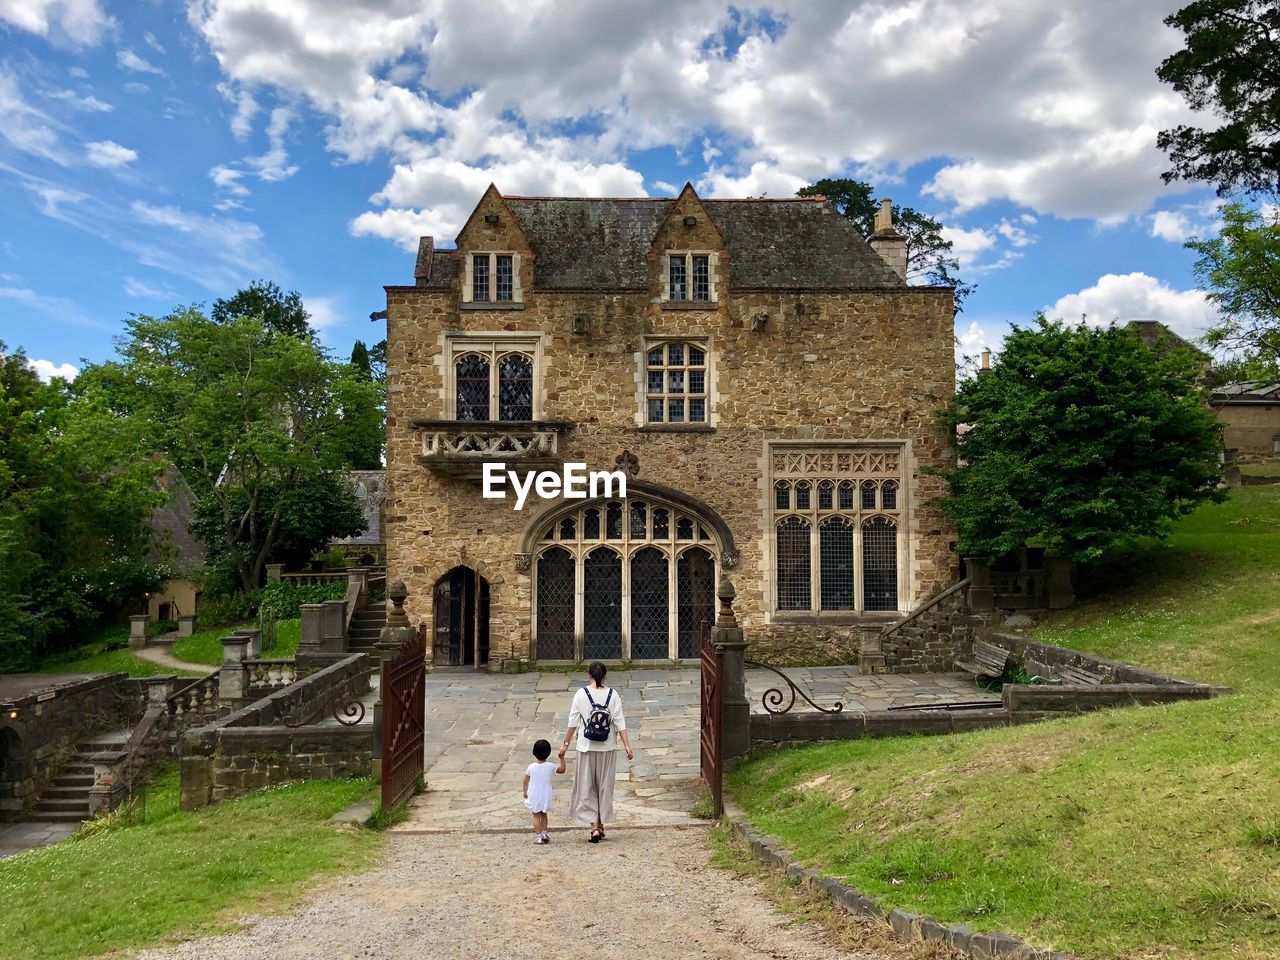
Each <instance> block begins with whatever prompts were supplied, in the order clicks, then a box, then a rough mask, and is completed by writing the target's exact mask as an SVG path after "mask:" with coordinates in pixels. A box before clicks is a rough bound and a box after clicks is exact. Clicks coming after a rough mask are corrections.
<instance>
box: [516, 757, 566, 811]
mask: <svg viewBox="0 0 1280 960" xmlns="http://www.w3.org/2000/svg"><path fill="white" fill-rule="evenodd" d="M558 766H560V764H559V763H556V762H552V761H551V760H535V761H534V762H533V763H531V764H529V769H528V770H526V771H525V772H524V775H525V776H526V777H528V778H529V796H528V797H527V798H525V801H524V805H525V806H526V807H527V808H528V809H529V810H531V811H533V812H534V813H550V812H551V778H552V777H553V776H555V772H556V767H558Z"/></svg>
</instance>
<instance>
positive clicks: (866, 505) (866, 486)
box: [862, 480, 876, 510]
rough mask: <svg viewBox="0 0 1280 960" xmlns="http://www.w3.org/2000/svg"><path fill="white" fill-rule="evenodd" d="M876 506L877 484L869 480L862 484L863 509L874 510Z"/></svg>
mask: <svg viewBox="0 0 1280 960" xmlns="http://www.w3.org/2000/svg"><path fill="white" fill-rule="evenodd" d="M875 508H876V485H875V484H874V483H873V482H872V481H870V480H867V481H865V482H864V483H863V484H862V509H863V510H874V509H875Z"/></svg>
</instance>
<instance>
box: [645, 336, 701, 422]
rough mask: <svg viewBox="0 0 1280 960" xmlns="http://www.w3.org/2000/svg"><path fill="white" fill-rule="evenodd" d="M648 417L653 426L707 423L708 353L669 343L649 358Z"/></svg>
mask: <svg viewBox="0 0 1280 960" xmlns="http://www.w3.org/2000/svg"><path fill="white" fill-rule="evenodd" d="M645 357H646V359H645V364H646V367H645V393H646V396H645V417H646V419H647V420H648V422H649V423H706V422H707V352H706V350H705V349H704V348H703V347H700V346H698V345H696V344H692V343H667V344H663V345H662V346H659V347H654V348H652V349H650V350H649V351H648V352H647V353H646V355H645Z"/></svg>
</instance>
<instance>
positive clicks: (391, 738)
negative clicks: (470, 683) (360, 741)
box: [381, 627, 427, 813]
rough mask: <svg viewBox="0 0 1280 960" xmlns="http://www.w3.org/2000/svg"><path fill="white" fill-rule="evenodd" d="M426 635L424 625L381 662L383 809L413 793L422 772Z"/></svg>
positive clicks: (395, 805) (389, 809)
mask: <svg viewBox="0 0 1280 960" xmlns="http://www.w3.org/2000/svg"><path fill="white" fill-rule="evenodd" d="M426 686H427V677H426V634H425V633H424V631H423V628H422V627H419V628H418V629H417V630H415V631H413V634H412V635H411V636H410V637H409V639H407V640H405V641H404V643H402V644H400V651H399V653H397V654H396V655H395V657H394V658H393V659H391V660H385V661H383V664H382V688H381V694H382V809H383V812H384V813H390V812H391V811H392V810H394V809H395V808H396V807H398V806H400V804H402V803H404V802H405V801H406V800H408V799H409V797H411V796H412V795H413V791H414V790H415V789H416V788H417V786H418V783H419V781H420V780H421V779H422V774H423V743H424V729H423V725H424V724H425V722H426V719H427V716H426V710H427V701H426V692H427V691H426Z"/></svg>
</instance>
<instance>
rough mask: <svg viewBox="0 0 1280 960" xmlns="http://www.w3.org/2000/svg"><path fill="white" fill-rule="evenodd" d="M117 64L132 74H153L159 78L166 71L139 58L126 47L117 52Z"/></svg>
mask: <svg viewBox="0 0 1280 960" xmlns="http://www.w3.org/2000/svg"><path fill="white" fill-rule="evenodd" d="M116 64H117V65H118V66H119V67H120V69H121V70H129V71H131V72H132V73H152V74H155V75H156V76H157V77H163V76H164V75H165V73H164V71H163V70H161V69H160V68H159V67H157V66H156V65H155V64H153V63H151V62H150V61H148V60H146V59H144V58H142V57H140V56H138V55H137V54H136V53H134V52H133V51H132V50H130V49H129V48H128V47H124V48H122V49H120V50H117V51H116Z"/></svg>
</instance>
